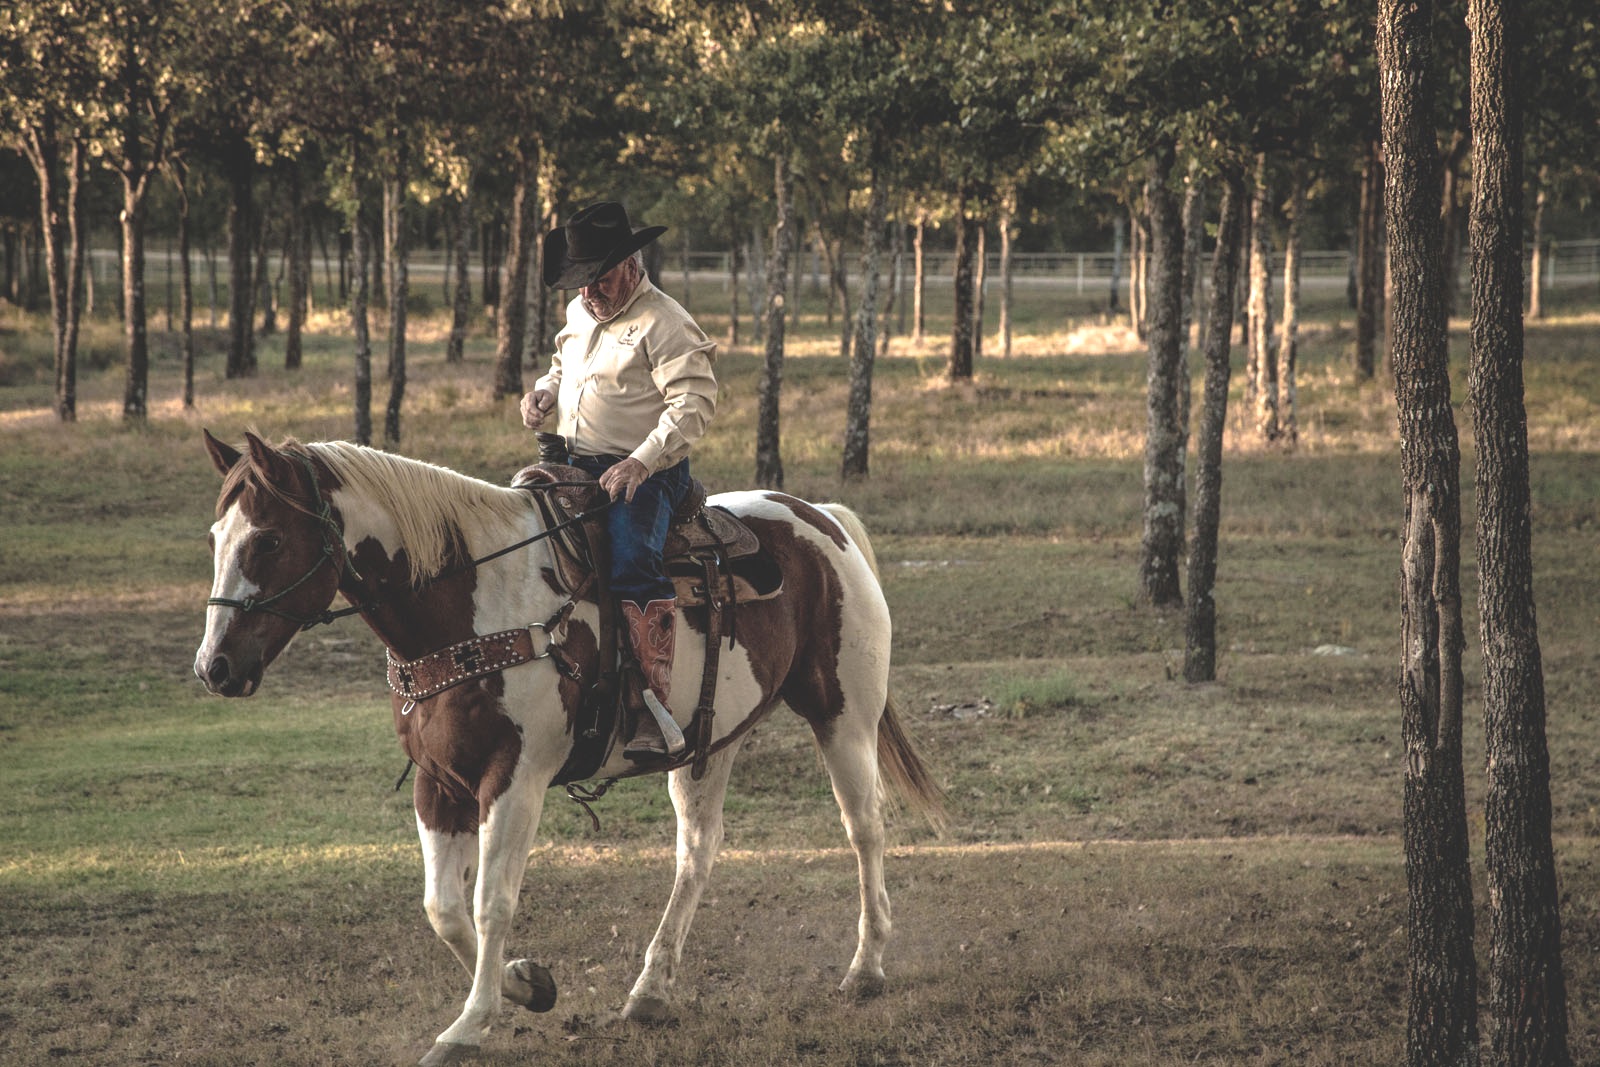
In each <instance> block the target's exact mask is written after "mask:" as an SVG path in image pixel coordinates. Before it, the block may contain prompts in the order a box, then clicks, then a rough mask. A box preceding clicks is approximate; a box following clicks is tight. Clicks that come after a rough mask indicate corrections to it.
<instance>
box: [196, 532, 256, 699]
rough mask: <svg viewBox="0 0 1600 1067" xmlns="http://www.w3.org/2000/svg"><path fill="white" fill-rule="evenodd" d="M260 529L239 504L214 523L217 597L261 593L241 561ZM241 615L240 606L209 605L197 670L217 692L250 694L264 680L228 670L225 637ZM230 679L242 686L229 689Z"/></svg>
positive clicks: (213, 588) (214, 591)
mask: <svg viewBox="0 0 1600 1067" xmlns="http://www.w3.org/2000/svg"><path fill="white" fill-rule="evenodd" d="M258 529H259V528H258V527H256V526H254V525H252V524H251V522H250V520H249V519H247V518H245V515H244V513H243V511H242V510H240V508H239V506H238V505H237V504H236V505H234V506H233V507H231V508H229V509H228V511H227V513H226V514H224V515H223V516H222V518H220V519H218V520H217V521H216V522H214V523H212V525H211V538H210V539H211V545H212V560H211V565H212V579H211V595H212V596H213V597H218V598H222V599H226V600H246V599H248V598H250V597H253V596H255V595H256V594H258V593H260V592H261V586H259V585H257V584H256V583H255V582H253V581H251V580H250V579H249V578H247V577H246V576H245V573H244V567H243V566H242V564H241V561H242V560H243V558H244V549H245V546H247V545H248V544H249V543H250V539H251V537H252V536H253V535H254V534H255V533H257V532H258ZM238 614H239V611H238V609H237V608H231V607H226V606H224V605H221V604H209V605H207V606H206V633H205V637H204V638H203V639H202V640H201V642H200V648H199V651H197V652H196V653H195V657H194V673H195V674H196V675H197V676H198V677H199V679H200V680H201V681H202V682H204V683H206V688H208V689H210V690H211V691H212V692H213V693H224V694H225V695H228V696H249V695H250V694H251V693H254V692H255V688H256V685H257V684H258V683H259V681H260V679H259V676H246V677H244V678H239V677H238V676H237V675H236V674H233V673H232V672H230V671H229V670H227V669H226V665H227V664H228V663H229V650H228V649H227V648H226V647H225V646H224V638H226V637H227V635H228V627H229V624H230V623H232V622H233V620H234V619H235V618H236V617H237V616H238ZM219 660H220V661H221V662H220V663H219ZM229 679H232V682H231V684H232V685H235V686H240V687H242V688H241V689H240V690H239V691H237V692H227V691H226V690H225V689H224V685H225V684H226V683H227V682H228V680H229Z"/></svg>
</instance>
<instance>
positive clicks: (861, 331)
mask: <svg viewBox="0 0 1600 1067" xmlns="http://www.w3.org/2000/svg"><path fill="white" fill-rule="evenodd" d="M869 180H870V181H871V182H872V190H871V193H870V194H869V195H868V199H867V221H866V232H865V233H864V234H863V235H862V242H861V301H860V304H859V305H858V306H857V308H856V328H855V342H854V344H855V347H854V351H853V352H852V353H851V357H850V400H849V405H848V408H847V410H846V412H845V423H844V463H843V468H842V472H841V473H842V475H843V477H844V479H845V481H849V480H851V479H853V478H865V477H866V476H867V450H868V445H869V444H870V441H871V433H870V426H871V421H872V367H873V360H874V358H875V356H876V354H877V348H878V335H877V329H878V260H879V259H880V257H881V255H882V252H883V228H884V226H885V224H886V218H887V215H888V212H889V197H888V193H887V192H886V191H885V189H884V181H883V179H882V176H881V174H880V173H879V172H878V171H877V170H876V169H874V170H873V172H872V175H871V177H870V179H869Z"/></svg>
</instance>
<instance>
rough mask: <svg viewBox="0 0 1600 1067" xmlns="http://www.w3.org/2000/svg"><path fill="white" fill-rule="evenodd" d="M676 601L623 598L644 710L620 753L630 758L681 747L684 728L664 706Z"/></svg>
mask: <svg viewBox="0 0 1600 1067" xmlns="http://www.w3.org/2000/svg"><path fill="white" fill-rule="evenodd" d="M677 609H678V605H677V602H676V601H675V600H652V601H650V603H648V604H646V605H645V606H644V607H643V608H641V607H639V605H638V604H635V603H634V602H633V601H631V600H624V601H623V602H622V618H623V621H624V622H625V623H626V624H627V627H628V642H629V644H630V645H631V646H632V648H633V656H634V659H636V660H638V661H639V670H640V672H641V673H642V674H643V675H644V691H643V692H642V693H641V694H640V695H641V696H642V697H643V699H644V705H645V712H644V713H641V714H640V715H639V719H638V725H637V726H636V727H635V728H634V732H633V740H631V741H629V742H628V743H627V744H626V745H625V746H623V749H622V754H623V755H624V756H626V757H627V758H628V759H631V760H649V759H661V758H663V757H666V756H676V755H677V754H678V753H680V752H682V751H683V750H684V748H685V747H686V746H685V743H684V739H683V731H682V730H681V729H679V728H678V724H677V723H676V722H674V721H673V719H672V713H671V712H670V711H668V710H667V697H668V696H669V695H670V693H671V689H672V656H673V652H674V650H675V648H676V645H677V637H678V627H677V616H678V610H677Z"/></svg>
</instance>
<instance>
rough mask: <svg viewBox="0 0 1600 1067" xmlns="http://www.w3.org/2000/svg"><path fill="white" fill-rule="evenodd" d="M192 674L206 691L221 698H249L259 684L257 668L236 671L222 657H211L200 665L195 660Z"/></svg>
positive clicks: (259, 675) (259, 671) (226, 658)
mask: <svg viewBox="0 0 1600 1067" xmlns="http://www.w3.org/2000/svg"><path fill="white" fill-rule="evenodd" d="M194 673H195V676H196V677H198V678H199V679H200V680H201V681H202V682H204V683H205V684H206V688H207V689H209V690H210V691H211V692H213V693H215V694H216V695H217V696H223V697H247V696H250V695H252V694H253V693H255V691H256V687H257V686H258V685H260V684H261V669H260V668H259V667H258V668H257V669H256V670H254V671H237V670H235V669H234V666H233V664H232V663H230V662H229V661H228V657H227V656H223V655H216V656H212V657H211V662H209V663H202V662H201V661H200V660H199V659H196V660H195V661H194Z"/></svg>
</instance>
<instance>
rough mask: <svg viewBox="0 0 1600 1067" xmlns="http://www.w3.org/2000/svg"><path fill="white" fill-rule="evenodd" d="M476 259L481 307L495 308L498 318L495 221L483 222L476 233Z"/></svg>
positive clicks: (497, 235) (497, 249) (497, 237)
mask: <svg viewBox="0 0 1600 1067" xmlns="http://www.w3.org/2000/svg"><path fill="white" fill-rule="evenodd" d="M478 238H479V240H478V249H479V252H478V258H479V260H480V261H481V271H482V275H483V284H482V285H480V286H479V287H478V288H479V289H481V290H483V306H484V307H485V308H495V309H496V312H497V315H496V317H497V318H498V309H499V307H500V259H501V256H500V223H499V222H498V221H497V220H490V221H488V222H485V223H484V224H483V225H482V226H481V227H480V228H479V232H478Z"/></svg>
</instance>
